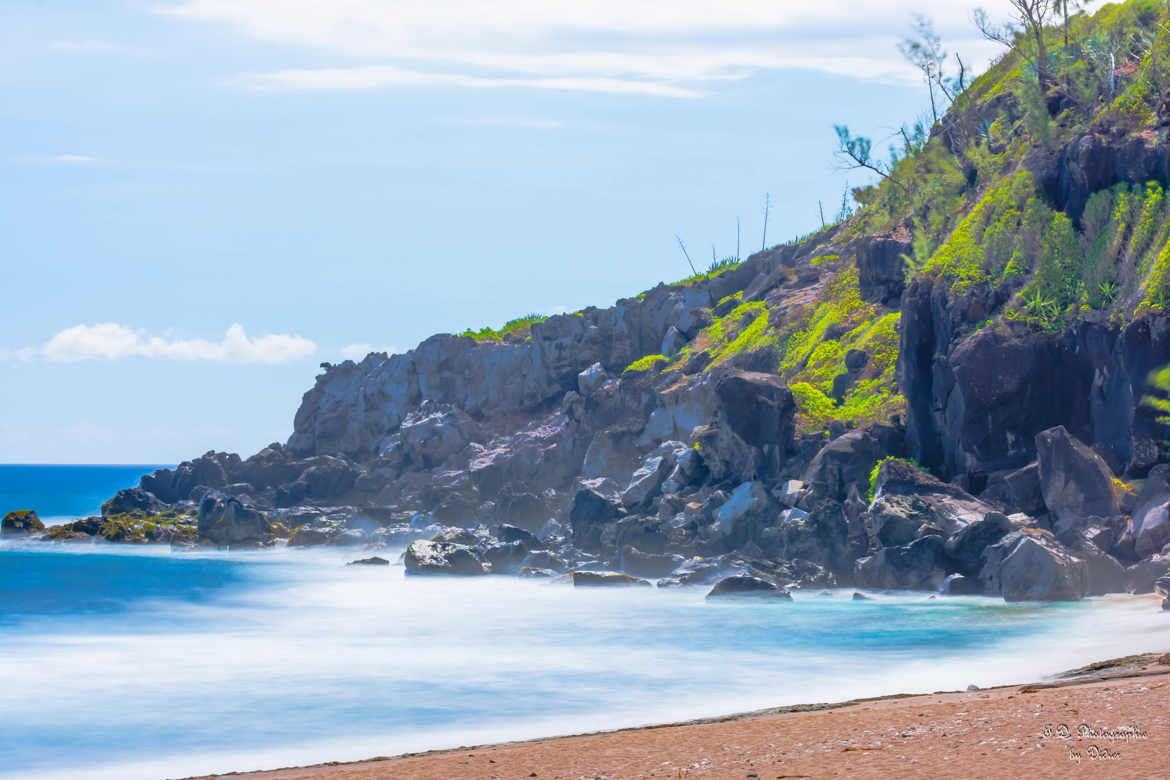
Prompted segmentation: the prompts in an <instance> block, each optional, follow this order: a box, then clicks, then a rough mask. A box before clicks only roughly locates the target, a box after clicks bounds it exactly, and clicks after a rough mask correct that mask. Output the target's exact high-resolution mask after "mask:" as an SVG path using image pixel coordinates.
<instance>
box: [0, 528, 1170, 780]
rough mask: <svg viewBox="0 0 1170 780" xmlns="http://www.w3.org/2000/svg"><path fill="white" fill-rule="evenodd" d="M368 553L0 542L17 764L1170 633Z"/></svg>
mask: <svg viewBox="0 0 1170 780" xmlns="http://www.w3.org/2000/svg"><path fill="white" fill-rule="evenodd" d="M353 557H357V553H356V551H350V552H346V551H344V550H336V549H334V550H288V549H277V550H269V551H255V552H246V553H230V554H229V553H214V552H208V553H194V554H192V553H175V554H173V553H171V552H170V551H169V550H168V549H166V548H131V547H116V546H110V545H84V546H49V545H45V544H43V543H35V542H24V543H12V542H4V543H0V713H3V714H4V727H3V728H2V729H0V777H4V778H38V777H63V778H64V777H68V778H86V777H101V778H106V777H117V778H128V779H130V780H133V778H139V777H141V778H159V777H181V776H187V775H192V774H200V773H206V772H212V771H217V772H224V771H231V770H244V769H253V768H264V767H273V766H287V765H290V764H300V763H312V762H320V761H326V760H344V759H356V758H362V757H369V756H373V755H386V754H392V753H398V752H403V751H408V750H420V749H427V748H437V747H450V746H456V745H460V744H475V743H482V742H485V741H499V740H508V739H519V738H528V737H537V736H544V735H552V734H558V733H568V732H579V731H588V730H595V729H602V728H613V727H619V726H629V725H637V724H645V723H652V722H662V721H666V720H676V719H681V718H688V717H696V716H703V715H716V714H721V713H730V712H737V711H742V710H746V709H753V708H758V707H765V706H773V705H780V704H789V703H798V702H809V701H832V700H840V699H846V698H850V697H854V696H866V695H878V694H883V693H891V692H897V691H931V690H939V689H956V688H965V687H966V686H967V685H968V684H970V683H975V684H978V685H981V686H985V685H991V684H996V683H1005V682H1013V681H1020V680H1026V679H1035V678H1036V677H1038V676H1042V675H1045V674H1049V673H1053V672H1056V671H1059V670H1061V669H1065V668H1069V667H1071V666H1074V665H1077V664H1082V663H1086V662H1088V661H1091V660H1096V659H1099V658H1103V657H1109V656H1112V655H1119V654H1124V653H1131V652H1139V651H1146V650H1153V649H1161V650H1164V649H1166V647H1167V646H1168V645H1170V622H1168V621H1167V620H1166V619H1165V617H1164V616H1163V615H1161V614H1159V613H1157V612H1156V611H1155V610H1152V609H1151V607H1150V602H1148V601H1134V600H1128V599H1112V600H1093V601H1088V602H1084V603H1081V604H1072V605H1031V606H1030V605H1007V604H1004V603H1003V602H1002V601H998V600H992V599H981V598H954V599H942V598H939V599H936V600H929V599H928V597H927V596H926V595H925V594H908V595H907V594H902V595H895V594H889V595H886V596H884V597H882V598H879V599H878V600H875V601H869V602H854V601H852V600H850V598H849V595H850V594H849V592H847V591H842V592H834V593H831V594H829V595H822V594H820V593H815V592H809V593H798V594H796V600H795V601H794V602H792V603H775V604H765V603H760V602H749V603H721V604H708V603H706V602H705V601H704V599H703V595H704V592H703V590H701V589H697V590H691V589H683V590H663V591H657V590H653V589H631V590H604V589H603V590H574V589H572V588H571V587H567V586H562V585H555V584H548V583H542V582H537V581H532V580H520V579H512V578H503V577H500V578H487V579H478V580H460V579H442V578H439V579H429V578H408V577H406V576H404V572H403V569H402V567H401V566H398V565H394V566H389V567H380V568H370V567H346V566H344V563H345V562H346V561H347V560H350V559H352V558H353ZM390 557H392V558H393V557H396V556H394V555H391V556H390Z"/></svg>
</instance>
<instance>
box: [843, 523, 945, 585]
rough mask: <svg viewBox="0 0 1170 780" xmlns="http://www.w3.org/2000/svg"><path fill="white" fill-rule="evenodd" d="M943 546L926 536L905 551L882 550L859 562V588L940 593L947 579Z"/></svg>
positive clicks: (893, 548)
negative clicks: (934, 591)
mask: <svg viewBox="0 0 1170 780" xmlns="http://www.w3.org/2000/svg"><path fill="white" fill-rule="evenodd" d="M943 544H944V543H943V539H942V537H940V536H923V537H922V538H920V539H915V540H914V541H913V542H911V543H910V544H908V545H905V546H903V547H882V548H881V549H879V550H878V551H877V552H875V553H874V554H873V555H870V556H867V557H864V558H859V559H858V560H857V564H856V567H855V570H854V573H855V576H856V578H857V584H859V585H861V586H863V587H867V588H879V589H882V590H938V589H939V587H940V586H941V585H942V583H943V581H944V580H945V579H946V572H945V570H944V568H943V560H944V556H943Z"/></svg>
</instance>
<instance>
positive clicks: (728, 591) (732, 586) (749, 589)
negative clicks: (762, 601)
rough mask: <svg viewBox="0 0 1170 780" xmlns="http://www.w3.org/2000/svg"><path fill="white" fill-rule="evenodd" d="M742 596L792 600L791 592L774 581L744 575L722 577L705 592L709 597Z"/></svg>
mask: <svg viewBox="0 0 1170 780" xmlns="http://www.w3.org/2000/svg"><path fill="white" fill-rule="evenodd" d="M743 596H763V597H766V598H770V599H779V600H781V601H792V594H791V593H789V592H788V591H786V590H784V589H783V588H780V587H778V586H777V585H776V583H774V582H769V581H768V580H763V579H760V578H759V577H749V576H746V575H736V576H733V577H724V578H723V579H721V580H719V582H717V583H715V587H713V588H711V590H710V592H708V593H707V598H709V599H717V598H728V597H743Z"/></svg>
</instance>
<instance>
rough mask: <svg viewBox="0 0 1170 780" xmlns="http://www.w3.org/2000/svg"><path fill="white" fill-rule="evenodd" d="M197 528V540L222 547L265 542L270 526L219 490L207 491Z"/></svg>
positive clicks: (253, 510)
mask: <svg viewBox="0 0 1170 780" xmlns="http://www.w3.org/2000/svg"><path fill="white" fill-rule="evenodd" d="M196 528H197V530H198V533H199V538H200V539H203V540H206V541H208V542H211V543H212V544H214V545H216V546H219V547H225V546H231V545H247V544H252V543H257V542H264V541H268V540H269V539H271V538H272V524H271V523H270V522H269V521H268V518H267V517H265V516H264V515H263V514H262V513H261V512H259V511H258V510H256V509H255V508H253V507H251V506H246V505H245V504H244V503H242V502H241V501H240V499H238V498H235V497H232V496H226V495H224V494H223V493H221V492H219V491H218V490H212V491H208V493H207V494H206V495H205V496H204V497H203V499H202V500H201V501H200V502H199V516H198V521H197V525H196Z"/></svg>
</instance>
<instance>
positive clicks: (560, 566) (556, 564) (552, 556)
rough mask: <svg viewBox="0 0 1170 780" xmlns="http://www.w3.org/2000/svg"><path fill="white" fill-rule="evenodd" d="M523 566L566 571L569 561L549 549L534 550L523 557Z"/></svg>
mask: <svg viewBox="0 0 1170 780" xmlns="http://www.w3.org/2000/svg"><path fill="white" fill-rule="evenodd" d="M524 568H529V569H534V570H541V571H546V570H548V571H555V572H563V571H568V569H569V563H568V561H566V560H565V559H564V558H562V557H561V556H559V555H557V554H556V553H554V552H552V551H550V550H534V551H533V552H530V553H529V554H528V556H527V557H526V558H525V559H524Z"/></svg>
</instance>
